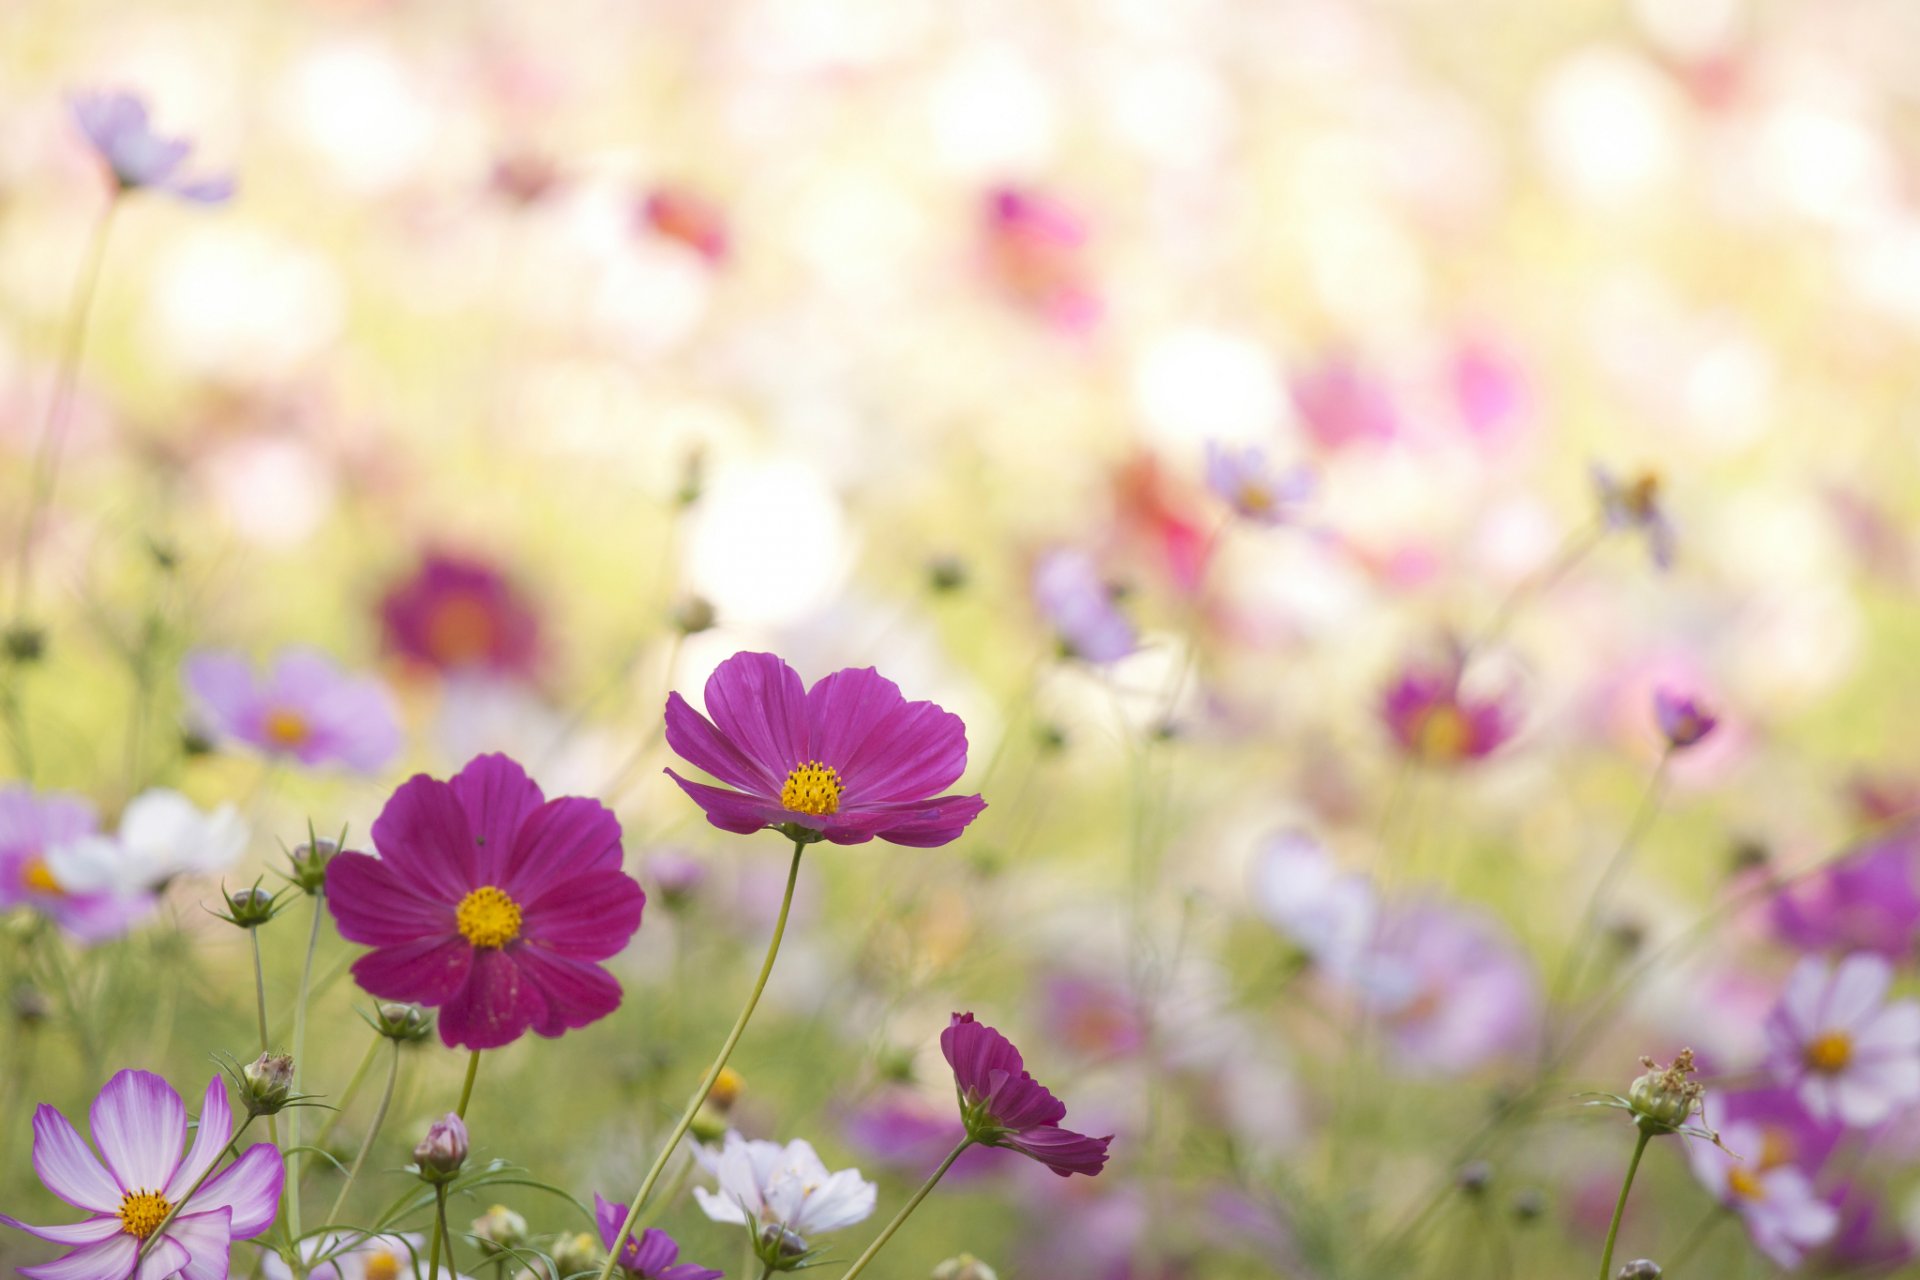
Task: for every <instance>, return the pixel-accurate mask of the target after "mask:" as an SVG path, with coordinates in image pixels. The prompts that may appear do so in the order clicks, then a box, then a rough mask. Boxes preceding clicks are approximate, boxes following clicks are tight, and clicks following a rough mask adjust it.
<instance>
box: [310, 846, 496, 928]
mask: <svg viewBox="0 0 1920 1280" xmlns="http://www.w3.org/2000/svg"><path fill="white" fill-rule="evenodd" d="M423 887H424V886H421V885H419V884H417V883H414V882H410V881H408V880H407V879H405V878H403V877H402V876H401V874H400V873H399V872H398V871H397V870H396V869H395V868H394V867H393V865H392V864H390V863H388V862H387V861H385V860H384V859H381V858H375V857H372V856H370V855H368V854H364V853H355V852H353V851H352V850H348V851H346V852H344V853H340V854H337V855H335V857H334V859H333V861H331V862H329V863H328V864H327V908H328V910H330V911H332V912H333V919H334V923H335V925H337V926H338V927H339V930H340V936H341V937H343V938H345V939H346V940H347V941H349V942H360V943H365V944H366V945H368V946H372V947H387V946H394V945H397V944H399V943H405V942H417V941H419V940H420V939H421V938H424V937H431V936H433V935H435V934H447V933H452V932H453V931H454V909H455V906H456V905H457V904H458V902H459V899H458V898H455V899H451V900H437V899H431V898H424V897H422V896H420V893H419V890H420V889H421V888H423ZM465 896H466V895H465V893H464V892H463V893H462V894H461V897H465Z"/></svg>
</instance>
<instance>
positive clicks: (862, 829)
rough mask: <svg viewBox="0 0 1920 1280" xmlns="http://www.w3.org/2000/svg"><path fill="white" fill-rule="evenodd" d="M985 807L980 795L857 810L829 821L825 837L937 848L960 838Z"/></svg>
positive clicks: (840, 841) (845, 812)
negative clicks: (874, 840)
mask: <svg viewBox="0 0 1920 1280" xmlns="http://www.w3.org/2000/svg"><path fill="white" fill-rule="evenodd" d="M986 807H987V802H986V801H985V800H983V799H981V798H980V797H979V796H941V797H939V798H938V799H934V800H916V801H910V802H907V803H904V804H889V805H885V806H883V807H881V808H878V809H871V810H869V809H861V808H857V807H856V808H853V809H851V810H848V811H843V812H841V813H838V814H835V815H834V816H833V817H831V818H829V819H827V826H826V832H825V834H826V837H827V839H828V840H831V841H832V842H833V843H835V844H864V843H865V842H866V841H868V840H873V839H880V840H885V841H887V842H888V843H889V844H898V845H906V846H908V847H910V848H916V849H932V848H938V847H939V846H941V845H943V844H951V843H952V842H953V841H955V840H957V839H959V838H960V835H961V833H962V832H964V831H965V830H966V829H967V827H968V825H969V824H970V823H972V822H973V820H974V819H975V818H977V817H979V816H980V814H981V812H982V811H983V810H985V809H986Z"/></svg>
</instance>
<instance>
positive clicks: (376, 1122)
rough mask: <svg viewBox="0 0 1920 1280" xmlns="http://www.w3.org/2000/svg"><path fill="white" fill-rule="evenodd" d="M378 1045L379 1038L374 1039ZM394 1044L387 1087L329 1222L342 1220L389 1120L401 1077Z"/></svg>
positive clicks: (331, 1211)
mask: <svg viewBox="0 0 1920 1280" xmlns="http://www.w3.org/2000/svg"><path fill="white" fill-rule="evenodd" d="M374 1043H375V1044H376V1045H377V1044H378V1043H379V1041H378V1040H376V1041H374ZM388 1043H389V1044H391V1045H392V1046H393V1056H392V1057H391V1058H389V1059H388V1061H387V1087H386V1088H385V1089H383V1090H381V1092H380V1107H379V1109H378V1110H376V1111H375V1112H374V1113H373V1123H372V1124H370V1125H368V1126H367V1133H366V1136H365V1137H363V1138H361V1139H360V1151H359V1154H357V1155H355V1156H354V1157H353V1167H352V1168H350V1169H348V1170H347V1180H346V1181H345V1182H343V1183H341V1184H340V1194H339V1195H337V1196H335V1197H334V1198H333V1208H331V1209H329V1210H328V1211H327V1222H328V1223H329V1224H333V1223H336V1222H339V1221H340V1209H341V1207H342V1206H343V1205H345V1204H346V1203H347V1193H348V1192H350V1191H352V1190H353V1180H354V1179H355V1178H357V1177H359V1176H360V1167H361V1166H362V1165H364V1164H366V1162H367V1152H369V1151H371V1150H373V1142H374V1139H376V1138H378V1137H379V1136H380V1126H381V1125H383V1124H385V1123H386V1122H387V1108H388V1107H390V1106H392V1105H393V1086H394V1084H395V1083H396V1082H397V1081H398V1080H399V1079H400V1042H399V1041H398V1040H391V1041H388Z"/></svg>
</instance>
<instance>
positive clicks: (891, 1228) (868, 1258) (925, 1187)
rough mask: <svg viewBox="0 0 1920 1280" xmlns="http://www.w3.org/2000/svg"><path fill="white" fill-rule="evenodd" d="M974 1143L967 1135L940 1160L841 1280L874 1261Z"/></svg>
mask: <svg viewBox="0 0 1920 1280" xmlns="http://www.w3.org/2000/svg"><path fill="white" fill-rule="evenodd" d="M972 1145H973V1139H972V1137H965V1138H962V1139H960V1145H958V1146H956V1147H955V1148H954V1149H953V1150H951V1151H949V1152H947V1158H946V1159H945V1160H942V1161H941V1162H940V1167H939V1168H938V1169H935V1170H934V1171H933V1176H932V1177H931V1178H928V1179H927V1180H926V1181H925V1182H923V1183H921V1184H920V1189H919V1190H918V1191H916V1192H914V1193H913V1199H911V1200H909V1201H907V1202H906V1203H905V1204H903V1205H901V1206H900V1212H898V1213H896V1214H894V1215H893V1221H892V1222H889V1223H888V1224H887V1225H886V1226H885V1227H883V1228H881V1231H880V1234H879V1235H877V1236H875V1237H874V1238H873V1243H872V1244H870V1245H868V1246H867V1251H866V1252H865V1253H863V1254H861V1255H860V1256H859V1257H857V1258H855V1259H854V1260H853V1265H852V1266H850V1267H848V1268H847V1272H846V1274H845V1275H843V1276H841V1277H840V1280H853V1278H854V1277H855V1276H857V1275H859V1274H860V1273H861V1272H862V1271H864V1270H866V1266H867V1264H868V1263H869V1262H872V1261H873V1258H874V1255H875V1254H877V1253H879V1252H880V1250H881V1249H883V1248H885V1247H886V1243H887V1241H889V1240H891V1239H893V1233H894V1232H896V1231H898V1230H899V1229H900V1224H901V1223H903V1222H905V1221H906V1220H907V1218H908V1217H909V1216H911V1215H912V1213H913V1211H914V1210H915V1209H918V1208H919V1207H920V1202H921V1201H922V1200H925V1199H926V1198H927V1197H928V1196H929V1195H931V1194H932V1193H933V1189H934V1188H935V1187H936V1186H938V1185H940V1179H941V1178H944V1177H945V1176H946V1174H947V1170H949V1169H951V1168H953V1162H954V1161H955V1160H958V1159H959V1158H960V1154H961V1152H963V1151H965V1150H966V1149H967V1148H968V1147H970V1146H972Z"/></svg>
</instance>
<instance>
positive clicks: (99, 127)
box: [68, 93, 233, 204]
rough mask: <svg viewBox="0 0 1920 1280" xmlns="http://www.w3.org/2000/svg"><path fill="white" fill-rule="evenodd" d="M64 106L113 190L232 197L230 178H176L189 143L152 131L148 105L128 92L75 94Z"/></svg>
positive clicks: (207, 199)
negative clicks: (110, 179) (145, 189)
mask: <svg viewBox="0 0 1920 1280" xmlns="http://www.w3.org/2000/svg"><path fill="white" fill-rule="evenodd" d="M68 105H69V106H71V107H72V109H73V119H74V123H76V124H78V125H79V126H80V132H82V133H84V134H86V135H87V141H88V142H89V143H91V144H92V145H93V149H94V150H95V151H97V152H98V153H99V154H100V159H101V160H102V161H104V162H105V164H106V166H107V170H108V172H109V173H111V174H112V175H113V181H114V186H115V187H116V188H117V189H118V190H120V191H137V190H139V189H141V188H142V187H152V188H155V189H156V190H160V191H166V192H170V193H171V194H173V195H176V196H178V197H180V198H181V199H182V200H191V201H193V202H195V203H197V204H219V203H220V202H221V201H223V200H226V199H227V198H228V197H230V196H231V195H233V179H232V178H230V177H226V178H198V179H188V178H186V177H183V176H182V175H181V174H180V166H181V165H183V164H185V163H186V159H187V156H188V155H189V154H190V153H191V152H192V151H193V144H192V143H190V142H187V141H185V140H184V139H180V138H163V137H161V136H160V135H159V134H157V133H155V132H154V131H153V126H152V125H151V124H149V123H148V121H147V104H146V103H144V102H142V101H141V100H140V99H139V98H137V97H135V96H134V95H133V94H130V93H76V94H74V95H73V96H72V97H71V98H69V99H68Z"/></svg>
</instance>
